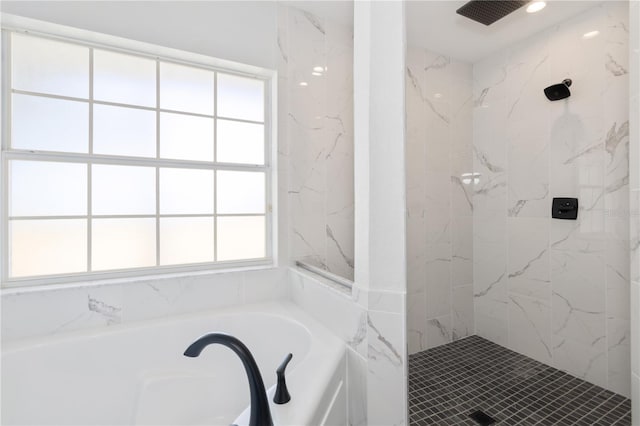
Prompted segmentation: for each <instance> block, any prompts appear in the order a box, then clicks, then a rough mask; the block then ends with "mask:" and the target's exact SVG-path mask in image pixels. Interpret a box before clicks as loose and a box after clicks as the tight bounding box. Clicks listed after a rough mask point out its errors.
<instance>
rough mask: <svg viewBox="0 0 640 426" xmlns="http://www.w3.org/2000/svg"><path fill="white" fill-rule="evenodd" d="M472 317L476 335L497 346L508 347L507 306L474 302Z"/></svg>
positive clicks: (504, 304)
mask: <svg viewBox="0 0 640 426" xmlns="http://www.w3.org/2000/svg"><path fill="white" fill-rule="evenodd" d="M475 308H476V313H475V316H474V321H475V327H476V334H477V335H478V336H480V337H483V338H485V339H487V340H490V341H492V342H494V343H497V344H498V345H502V346H505V347H506V346H507V345H508V331H507V318H508V317H507V304H506V303H492V302H487V301H480V302H476V305H475Z"/></svg>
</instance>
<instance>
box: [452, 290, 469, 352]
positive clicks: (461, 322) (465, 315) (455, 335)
mask: <svg viewBox="0 0 640 426" xmlns="http://www.w3.org/2000/svg"><path fill="white" fill-rule="evenodd" d="M452 292H453V293H452V298H453V300H452V309H451V315H452V320H451V322H452V324H451V339H452V340H458V339H462V338H464V337H467V336H471V335H473V334H475V330H474V321H473V285H466V286H460V287H455V288H454V289H453V290H452Z"/></svg>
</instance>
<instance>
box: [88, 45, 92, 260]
mask: <svg viewBox="0 0 640 426" xmlns="http://www.w3.org/2000/svg"><path fill="white" fill-rule="evenodd" d="M89 155H90V156H91V155H93V48H92V47H90V48H89ZM92 172H93V164H92V163H91V161H88V162H87V272H91V261H92V256H93V250H92V247H93V218H92V214H93V209H92V204H93V202H92V200H93V188H92V186H93V173H92Z"/></svg>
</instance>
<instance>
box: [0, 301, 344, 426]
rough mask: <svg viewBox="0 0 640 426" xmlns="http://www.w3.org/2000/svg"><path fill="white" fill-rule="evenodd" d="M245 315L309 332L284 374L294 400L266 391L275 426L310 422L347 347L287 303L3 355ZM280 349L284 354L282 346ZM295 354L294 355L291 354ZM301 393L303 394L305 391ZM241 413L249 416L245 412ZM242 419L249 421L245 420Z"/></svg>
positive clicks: (150, 323)
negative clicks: (298, 358) (279, 400)
mask: <svg viewBox="0 0 640 426" xmlns="http://www.w3.org/2000/svg"><path fill="white" fill-rule="evenodd" d="M244 314H258V315H268V316H273V317H278V318H282V319H283V320H286V321H290V322H292V323H294V324H296V325H297V326H300V327H301V328H302V329H304V330H305V331H306V332H307V333H308V334H309V336H310V344H309V348H308V350H307V353H306V354H305V355H304V358H303V359H302V360H301V361H300V363H299V364H297V365H296V366H295V368H293V369H291V371H289V370H288V371H287V374H286V378H287V385H288V387H289V391H290V392H291V396H292V400H291V402H290V403H288V404H284V405H277V404H274V403H273V402H272V400H273V394H274V393H275V385H274V386H272V387H270V388H269V389H267V392H268V397H269V401H270V407H271V412H272V417H273V419H274V422H275V424H276V425H301V424H310V422H311V420H312V419H313V418H314V416H315V415H316V413H317V412H318V410H319V409H320V407H319V404H320V403H321V401H322V396H323V392H324V391H325V390H326V389H327V387H328V386H329V385H330V383H329V382H330V381H331V380H332V378H333V376H334V373H335V370H336V369H337V368H340V365H341V364H340V363H341V362H342V361H343V359H344V354H345V349H346V348H345V344H344V342H343V341H342V340H340V339H339V338H338V337H337V336H335V335H333V334H332V333H331V332H330V331H329V330H327V329H326V328H325V327H324V326H323V325H322V324H320V323H319V322H318V321H316V320H315V319H313V318H312V317H311V316H309V315H308V314H307V313H306V312H304V311H303V310H302V309H300V308H299V307H298V306H297V305H295V304H294V303H292V302H290V301H288V300H283V301H276V302H266V303H256V304H247V305H241V306H232V307H227V308H223V309H212V310H206V311H199V312H193V313H186V314H179V315H172V316H167V317H161V318H156V319H146V320H143V321H136V322H130V323H120V324H114V325H111V326H108V327H100V328H92V329H81V330H72V331H68V332H64V333H56V334H53V335H49V336H39V337H27V338H23V339H15V340H11V341H8V342H4V343H3V345H2V355H3V356H4V355H9V354H12V353H14V352H19V351H22V350H33V349H34V348H37V347H40V346H43V347H44V346H47V345H51V344H64V342H65V341H73V340H76V339H99V338H101V337H104V336H110V335H117V334H119V333H123V332H125V333H126V332H144V330H145V329H147V328H156V327H163V326H175V325H176V322H182V321H192V320H201V319H202V318H205V317H225V316H235V315H238V316H241V315H244ZM211 331H212V332H214V331H216V330H213V329H212V330H211ZM198 337H200V336H193V340H195V339H197V338H198ZM282 349H283V351H286V348H282ZM295 356H296V354H295V353H294V357H295ZM238 362H239V360H238ZM276 368H277V365H274V366H273V370H272V371H261V374H262V376H263V377H265V376H266V375H270V374H275V369H276ZM302 390H304V393H303V392H302ZM302 395H303V396H302ZM247 408H248V407H247ZM245 411H246V413H247V414H248V410H245ZM238 415H240V416H239V417H242V415H241V413H238ZM246 417H247V420H248V416H246ZM205 423H206V419H203V424H205Z"/></svg>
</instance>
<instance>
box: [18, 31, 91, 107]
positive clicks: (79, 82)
mask: <svg viewBox="0 0 640 426" xmlns="http://www.w3.org/2000/svg"><path fill="white" fill-rule="evenodd" d="M11 39H12V45H11V65H12V67H11V68H12V70H11V71H12V75H11V83H12V85H13V88H14V89H18V90H26V91H29V92H39V93H50V94H56V95H64V96H73V97H76V98H85V99H87V98H88V97H89V49H88V48H86V47H82V46H76V45H73V44H68V43H63V42H60V41H54V40H48V39H45V38H39V37H30V36H26V35H22V34H15V33H14V34H12V35H11Z"/></svg>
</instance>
